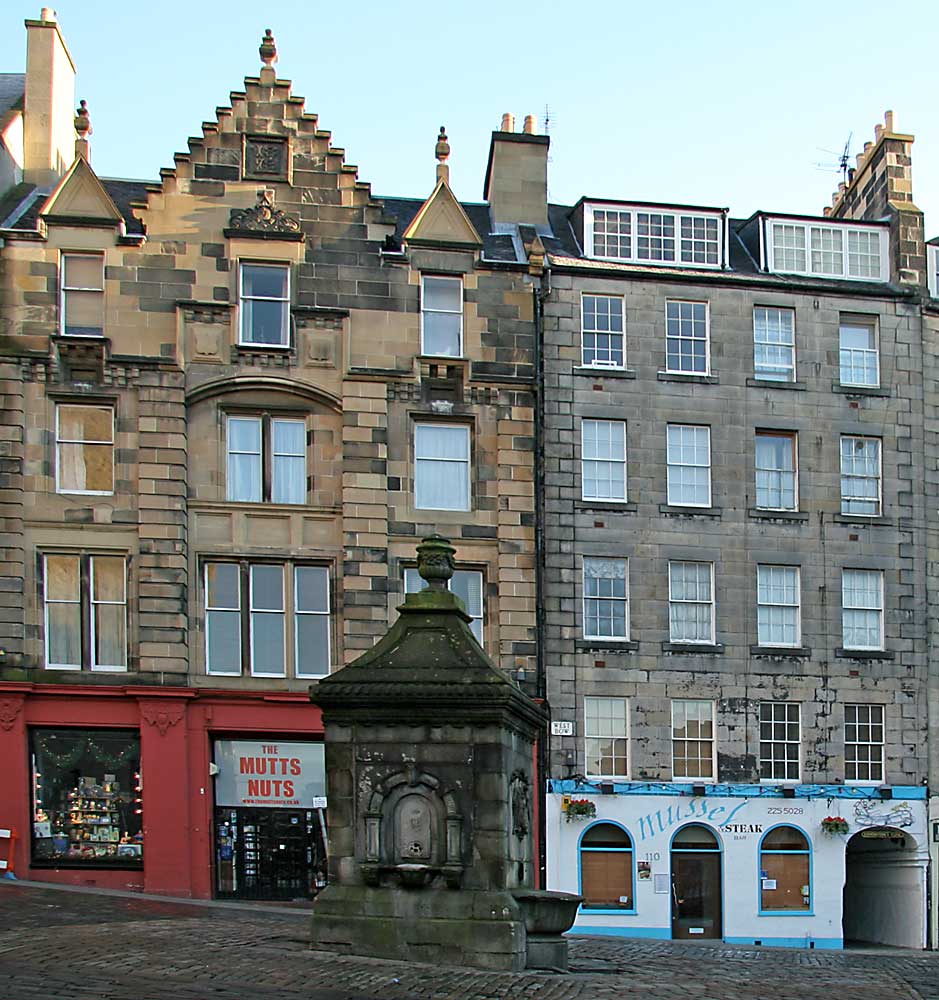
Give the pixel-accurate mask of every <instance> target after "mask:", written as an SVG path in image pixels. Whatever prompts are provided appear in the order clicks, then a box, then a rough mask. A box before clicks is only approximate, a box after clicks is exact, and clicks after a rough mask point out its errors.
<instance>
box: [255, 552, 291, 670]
mask: <svg viewBox="0 0 939 1000" xmlns="http://www.w3.org/2000/svg"><path fill="white" fill-rule="evenodd" d="M288 565H289V564H286V563H268V562H264V561H263V560H262V561H259V562H253V563H249V564H248V633H249V634H248V644H249V657H248V663H249V671H248V672H249V673H250V675H251V676H252V677H286V676H287V573H286V570H287V567H288ZM274 567H276V568H277V569H279V570H280V609H279V610H278V609H277V608H256V607H255V606H254V571H255V570H256V569H273V568H274ZM255 615H280V616H281V620H282V622H283V628H282V629H281V635H282V640H281V660H282V662H283V664H284V669H283V670H281V671H272V670H271V671H267V670H256V669H255V661H256V659H257V657H256V656H255V639H256V636H257V631H256V629H255V627H254V616H255Z"/></svg>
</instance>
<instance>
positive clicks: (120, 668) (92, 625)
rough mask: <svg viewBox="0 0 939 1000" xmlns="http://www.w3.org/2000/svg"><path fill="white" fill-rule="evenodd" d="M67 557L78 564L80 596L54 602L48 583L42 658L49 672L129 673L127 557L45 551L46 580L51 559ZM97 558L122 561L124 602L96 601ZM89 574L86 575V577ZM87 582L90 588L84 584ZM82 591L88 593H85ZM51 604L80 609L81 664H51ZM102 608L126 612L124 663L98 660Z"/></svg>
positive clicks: (97, 553)
mask: <svg viewBox="0 0 939 1000" xmlns="http://www.w3.org/2000/svg"><path fill="white" fill-rule="evenodd" d="M56 558H59V559H61V558H65V559H75V560H77V562H78V597H77V599H74V600H73V599H62V598H56V599H54V600H52V599H50V598H49V588H48V583H47V582H46V583H45V585H44V588H43V633H44V634H43V658H44V662H45V665H46V669H48V670H89V671H92V672H94V673H112V674H124V673H127V671H128V662H127V660H128V655H127V654H128V644H129V635H128V632H129V629H130V622H129V620H128V616H127V607H128V600H127V568H128V567H127V556H126V555H122V554H120V553H113V552H54V551H53V552H44V553H43V556H42V559H43V580H44V581H48V579H49V572H48V565H49V559H56ZM97 559H120V560H121V562H122V563H123V566H124V573H123V600H120V601H110V600H96V599H95V561H96V560H97ZM86 573H87V575H86ZM86 582H87V588H86V587H85V583H86ZM83 591H85V592H84V593H83ZM50 604H68V605H75V606H77V607H78V616H79V619H78V620H79V662H78V663H52V662H51V661H50V659H49V652H50V643H49V640H50V637H51V631H50V628H51V626H50V621H49V605H50ZM101 605H104V606H107V607H122V608H123V609H124V643H123V659H124V662H123V664H112V663H98V662H97V660H96V658H95V657H96V653H95V650H96V646H97V643H96V641H95V640H96V637H97V629H98V622H97V619H98V616H97V610H96V609H97V608H98V607H99V606H101ZM85 630H87V634H88V657H89V659H88V662H87V663H85V662H84V660H85V651H86V650H85V646H84V643H83V642H82V636H83V634H84V633H85Z"/></svg>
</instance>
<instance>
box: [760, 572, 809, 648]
mask: <svg viewBox="0 0 939 1000" xmlns="http://www.w3.org/2000/svg"><path fill="white" fill-rule="evenodd" d="M764 570H785V571H786V572H787V573H789V572H791V573H794V574H795V592H796V600H795V603H794V604H785V603H783V604H780V603H776V602H770V601H761V600H760V577H761V575H762V573H763V571H764ZM760 608H795V640H794V641H793V642H768V641H765V640H764V636H763V634H761V632H760ZM756 609H757V610H756V614H757V644H758V645H760V646H769V647H774V648H778V649H798V648H799V647H800V646H801V645H802V569H801V567H799V566H784V565H777V564H775V563H761V564H760V565H758V566H757V568H756Z"/></svg>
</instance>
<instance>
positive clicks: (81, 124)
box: [75, 101, 91, 139]
mask: <svg viewBox="0 0 939 1000" xmlns="http://www.w3.org/2000/svg"><path fill="white" fill-rule="evenodd" d="M75 131H76V132H77V133H78V135H79V136H80V137H81V138H82V139H85V138H87V137H88V136H89V135H91V115H89V114H88V102H87V101H79V102H78V107H77V108H76V109H75Z"/></svg>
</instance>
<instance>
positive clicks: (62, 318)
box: [59, 250, 106, 337]
mask: <svg viewBox="0 0 939 1000" xmlns="http://www.w3.org/2000/svg"><path fill="white" fill-rule="evenodd" d="M69 257H94V258H96V259H97V260H98V261H99V262H100V263H101V287H100V288H94V287H92V286H90V285H67V284H66V283H65V282H66V277H67V275H66V272H67V271H68V263H67V262H68V258H69ZM104 265H105V262H104V252H103V251H92V250H84V251H78V250H76V251H72V250H63V251H62V253H61V254H60V255H59V333H60V334H61V335H62V336H63V337H103V336H104V325H105V318H106V317H105V314H104ZM69 292H97V293H98V294H99V295H100V296H101V333H67V332H66V326H67V323H68V316H67V310H68V307H67V301H68V298H67V297H68V293H69Z"/></svg>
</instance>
